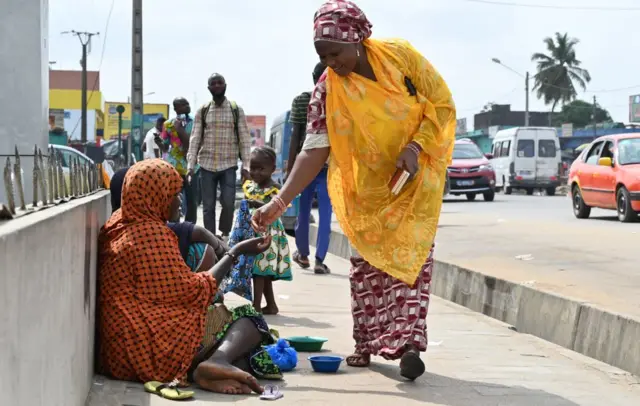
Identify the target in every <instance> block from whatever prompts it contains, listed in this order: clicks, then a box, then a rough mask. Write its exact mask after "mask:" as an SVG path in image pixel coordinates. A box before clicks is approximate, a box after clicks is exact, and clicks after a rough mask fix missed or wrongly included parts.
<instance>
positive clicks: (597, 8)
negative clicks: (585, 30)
mask: <svg viewBox="0 0 640 406" xmlns="http://www.w3.org/2000/svg"><path fill="white" fill-rule="evenodd" d="M462 1H466V2H468V3H480V4H490V5H494V6H507V7H524V8H541V9H553V10H582V11H640V7H606V6H553V5H550V4H531V3H513V2H508V1H497V0H462Z"/></svg>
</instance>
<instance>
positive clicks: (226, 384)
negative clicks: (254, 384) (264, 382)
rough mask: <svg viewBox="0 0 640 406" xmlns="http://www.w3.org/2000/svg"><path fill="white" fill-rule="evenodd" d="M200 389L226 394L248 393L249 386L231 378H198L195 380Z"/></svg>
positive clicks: (249, 391) (249, 392)
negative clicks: (217, 379) (214, 379)
mask: <svg viewBox="0 0 640 406" xmlns="http://www.w3.org/2000/svg"><path fill="white" fill-rule="evenodd" d="M196 383H197V384H198V386H200V387H201V388H202V389H206V390H208V391H209V392H215V393H224V394H226V395H249V394H251V388H249V387H248V386H247V385H244V384H241V383H240V382H238V381H234V380H233V379H223V380H221V381H210V380H208V379H200V380H198V381H197V382H196Z"/></svg>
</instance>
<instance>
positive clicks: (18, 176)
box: [13, 146, 27, 210]
mask: <svg viewBox="0 0 640 406" xmlns="http://www.w3.org/2000/svg"><path fill="white" fill-rule="evenodd" d="M15 159H16V162H15V163H14V164H13V176H15V179H16V186H17V188H18V198H19V199H20V210H27V204H26V203H25V201H24V189H23V188H22V171H21V168H20V154H18V147H17V146H16V149H15Z"/></svg>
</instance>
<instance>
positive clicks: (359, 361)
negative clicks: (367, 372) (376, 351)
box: [347, 353, 371, 368]
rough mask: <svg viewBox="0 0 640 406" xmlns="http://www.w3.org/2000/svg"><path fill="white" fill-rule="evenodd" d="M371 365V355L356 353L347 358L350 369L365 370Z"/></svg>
mask: <svg viewBox="0 0 640 406" xmlns="http://www.w3.org/2000/svg"><path fill="white" fill-rule="evenodd" d="M369 364H371V355H370V354H358V353H355V354H353V355H349V356H348V357H347V365H349V366H350V367H356V368H364V367H368V366H369Z"/></svg>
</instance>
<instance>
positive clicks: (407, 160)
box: [396, 142, 421, 178]
mask: <svg viewBox="0 0 640 406" xmlns="http://www.w3.org/2000/svg"><path fill="white" fill-rule="evenodd" d="M420 151H421V149H420V147H419V146H418V145H417V144H416V143H414V142H411V143H409V145H407V146H406V147H405V148H404V149H403V150H402V152H401V153H400V156H399V157H398V160H397V161H396V168H398V169H404V170H405V171H407V172H409V175H411V177H412V178H413V176H414V175H415V174H416V173H417V172H418V154H419V153H420Z"/></svg>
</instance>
